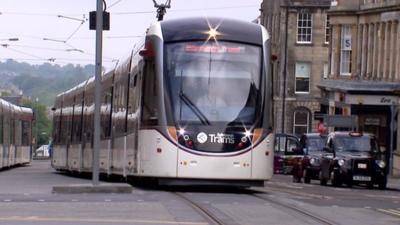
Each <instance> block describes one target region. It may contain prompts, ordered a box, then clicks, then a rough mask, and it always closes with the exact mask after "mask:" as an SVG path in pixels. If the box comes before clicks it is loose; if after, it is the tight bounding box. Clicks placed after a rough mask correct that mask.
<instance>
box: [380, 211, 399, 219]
mask: <svg viewBox="0 0 400 225" xmlns="http://www.w3.org/2000/svg"><path fill="white" fill-rule="evenodd" d="M377 210H378V211H379V212H383V213H387V214H391V215H394V216H398V217H400V211H398V210H395V209H377Z"/></svg>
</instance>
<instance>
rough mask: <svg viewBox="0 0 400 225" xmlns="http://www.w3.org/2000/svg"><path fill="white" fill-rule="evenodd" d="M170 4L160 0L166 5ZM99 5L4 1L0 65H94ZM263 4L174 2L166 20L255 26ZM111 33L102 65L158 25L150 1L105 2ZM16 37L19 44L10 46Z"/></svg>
mask: <svg viewBox="0 0 400 225" xmlns="http://www.w3.org/2000/svg"><path fill="white" fill-rule="evenodd" d="M165 1H166V0H157V2H158V3H164V2H165ZM96 2H97V1H96V0H0V61H5V60H7V59H14V60H16V61H19V62H27V63H30V64H42V63H46V62H48V63H52V64H60V65H65V64H68V63H72V64H81V65H86V64H94V60H95V37H96V36H95V33H96V32H95V31H92V30H89V21H87V19H88V14H89V11H94V10H95V9H96ZM261 2H262V0H171V8H170V9H168V10H167V14H166V15H165V17H164V20H168V19H174V18H182V17H183V18H184V17H190V16H205V17H212V16H222V17H225V18H235V19H239V20H244V21H252V20H254V19H256V18H257V17H258V16H259V15H260V11H259V8H260V4H261ZM106 4H107V11H108V12H110V17H111V19H110V21H111V22H110V30H109V31H104V32H103V37H104V39H103V66H104V67H105V68H106V69H107V70H109V69H112V68H113V67H114V66H115V64H116V63H117V61H118V60H121V59H124V58H126V57H127V56H128V55H129V53H130V51H131V49H132V47H133V46H134V44H135V43H136V42H138V40H139V39H140V37H142V36H144V34H145V30H146V28H147V27H149V25H150V24H152V23H154V22H156V21H157V18H156V12H155V8H154V4H153V1H152V0H106ZM10 38H18V41H10V40H9V39H10Z"/></svg>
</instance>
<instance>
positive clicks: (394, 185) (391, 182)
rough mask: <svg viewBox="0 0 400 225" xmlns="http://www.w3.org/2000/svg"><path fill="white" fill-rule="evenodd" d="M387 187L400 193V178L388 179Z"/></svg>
mask: <svg viewBox="0 0 400 225" xmlns="http://www.w3.org/2000/svg"><path fill="white" fill-rule="evenodd" d="M387 187H388V188H389V189H396V190H398V191H400V178H399V177H390V176H389V177H388V183H387Z"/></svg>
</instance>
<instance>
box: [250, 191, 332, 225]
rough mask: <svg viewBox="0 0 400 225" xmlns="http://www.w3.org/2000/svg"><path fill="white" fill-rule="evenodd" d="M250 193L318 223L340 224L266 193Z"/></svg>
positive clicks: (327, 224) (326, 224)
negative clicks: (267, 195) (268, 195)
mask: <svg viewBox="0 0 400 225" xmlns="http://www.w3.org/2000/svg"><path fill="white" fill-rule="evenodd" d="M256 191H257V192H261V193H264V194H267V192H264V191H260V190H256ZM248 195H250V196H253V197H255V198H257V199H261V200H264V201H266V202H270V203H273V204H275V205H279V206H281V207H284V208H288V209H290V210H292V211H294V212H296V213H298V214H301V215H303V216H306V217H308V218H310V219H312V220H314V221H316V222H317V223H318V224H325V225H338V223H335V222H333V221H330V220H328V219H325V218H322V217H320V216H318V215H315V214H314V213H311V212H309V211H307V210H304V209H302V208H300V207H297V206H294V205H291V204H287V203H284V202H281V201H278V200H275V199H272V198H270V197H266V196H264V195H261V194H257V193H249V194H248Z"/></svg>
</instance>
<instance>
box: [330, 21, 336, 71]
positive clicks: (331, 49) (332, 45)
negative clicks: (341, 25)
mask: <svg viewBox="0 0 400 225" xmlns="http://www.w3.org/2000/svg"><path fill="white" fill-rule="evenodd" d="M334 31H335V28H334V27H332V38H331V42H332V43H331V44H330V46H329V48H330V54H331V55H330V57H331V62H330V64H331V71H330V74H331V75H332V74H334V73H335V66H336V65H335V63H336V62H335V51H334V49H335V48H336V46H335V45H336V42H337V41H336V40H335V36H334V35H333V34H334Z"/></svg>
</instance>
